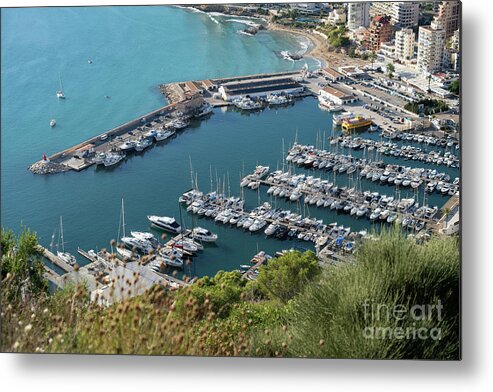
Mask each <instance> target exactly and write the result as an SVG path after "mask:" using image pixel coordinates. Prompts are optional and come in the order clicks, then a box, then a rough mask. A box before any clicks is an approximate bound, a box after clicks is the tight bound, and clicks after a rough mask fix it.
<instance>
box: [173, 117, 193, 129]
mask: <svg viewBox="0 0 493 392" xmlns="http://www.w3.org/2000/svg"><path fill="white" fill-rule="evenodd" d="M189 125H190V123H189V122H188V121H186V120H185V119H181V118H177V119H174V120H173V121H170V122H169V123H168V127H172V128H175V129H178V130H180V129H184V128H186V127H188V126H189Z"/></svg>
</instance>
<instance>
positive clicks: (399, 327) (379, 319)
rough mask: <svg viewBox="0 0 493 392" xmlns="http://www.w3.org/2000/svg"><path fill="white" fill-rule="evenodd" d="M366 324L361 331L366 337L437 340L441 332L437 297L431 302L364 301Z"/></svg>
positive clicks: (441, 308) (440, 305) (440, 313)
mask: <svg viewBox="0 0 493 392" xmlns="http://www.w3.org/2000/svg"><path fill="white" fill-rule="evenodd" d="M363 309H364V317H365V322H366V325H367V327H365V328H364V330H363V336H364V337H365V338H366V339H398V340H403V339H407V340H427V339H432V340H440V339H441V338H442V331H441V329H440V328H439V327H437V325H438V324H439V323H440V321H442V319H443V314H442V311H443V305H442V302H441V301H440V300H438V301H437V302H436V303H434V304H415V305H412V306H410V305H409V304H407V305H405V304H394V305H387V304H381V303H372V302H371V301H369V300H368V299H366V300H365V302H364V303H363Z"/></svg>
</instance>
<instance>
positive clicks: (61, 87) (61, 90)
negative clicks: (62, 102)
mask: <svg viewBox="0 0 493 392" xmlns="http://www.w3.org/2000/svg"><path fill="white" fill-rule="evenodd" d="M58 77H59V79H60V90H58V91H57V92H56V97H57V98H58V99H65V94H64V93H63V84H62V77H61V76H60V75H58Z"/></svg>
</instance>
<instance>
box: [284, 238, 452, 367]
mask: <svg viewBox="0 0 493 392" xmlns="http://www.w3.org/2000/svg"><path fill="white" fill-rule="evenodd" d="M459 275H460V267H459V252H458V244H457V239H455V238H433V239H431V240H430V241H429V242H427V243H425V244H422V245H418V244H416V243H415V242H413V241H412V240H411V239H407V238H406V237H405V236H404V235H403V234H401V233H399V232H392V233H384V234H383V236H382V237H381V239H380V240H378V241H367V242H365V243H364V244H363V245H362V246H361V247H360V249H359V250H358V252H357V255H356V262H355V264H354V265H336V266H331V267H329V268H328V269H327V270H326V271H324V274H323V276H322V278H321V279H320V282H319V283H317V284H312V285H310V286H309V287H308V288H307V289H306V290H305V291H304V292H303V293H302V294H301V295H300V296H298V297H297V298H296V299H295V303H294V305H293V306H294V310H293V316H292V318H291V320H290V323H289V329H288V331H289V332H288V333H289V334H292V337H293V340H292V342H291V343H290V344H289V346H288V348H289V351H288V353H287V355H290V356H309V357H312V356H313V357H332V358H336V357H337V358H413V359H417V358H420V359H421V358H426V359H457V358H459V352H460V349H459V320H460V318H459V287H460V282H459ZM415 305H416V306H417V308H416V309H415V310H416V314H415V316H416V317H413V316H412V315H411V314H410V313H409V312H406V313H405V315H403V314H401V313H400V312H401V311H402V310H404V307H405V309H407V310H408V311H409V310H411V309H413V308H412V307H413V306H415ZM421 305H425V306H429V305H430V306H433V305H434V307H433V308H432V309H433V310H434V312H433V311H432V312H428V315H430V313H432V314H431V316H430V318H428V317H427V318H426V319H423V320H421V319H419V320H417V319H416V318H420V317H417V316H420V313H421V310H422V308H421ZM440 307H443V309H441V308H440ZM394 309H398V316H399V317H397V318H396V317H394V316H395V315H394V313H393V312H394ZM429 309H430V308H426V310H429ZM439 309H440V311H439ZM388 316H389V317H388ZM401 317H403V318H402V319H401ZM419 328H426V331H428V333H429V335H428V337H427V338H426V339H424V338H423V339H421V338H419V336H416V331H418V330H419ZM401 329H402V331H404V332H405V334H406V337H405V338H402V337H401ZM397 332H399V333H398V335H392V334H394V333H395V334H397ZM438 332H439V333H438ZM391 333H392V334H391ZM413 333H414V335H413ZM432 335H433V336H432ZM438 335H439V336H438ZM396 336H397V337H396ZM284 340H285V341H286V339H284Z"/></svg>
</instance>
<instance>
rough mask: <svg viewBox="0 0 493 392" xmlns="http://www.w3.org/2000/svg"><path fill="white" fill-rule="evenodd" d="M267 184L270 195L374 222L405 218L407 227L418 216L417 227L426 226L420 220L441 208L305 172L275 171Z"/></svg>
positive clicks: (430, 217) (433, 214)
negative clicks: (349, 185)
mask: <svg viewBox="0 0 493 392" xmlns="http://www.w3.org/2000/svg"><path fill="white" fill-rule="evenodd" d="M263 183H264V184H266V185H268V186H269V189H268V190H267V194H269V195H273V196H276V197H281V198H282V197H284V198H286V199H288V200H290V201H293V202H294V201H298V200H300V199H301V197H303V202H304V203H305V204H307V205H313V206H316V207H320V208H330V209H331V210H334V211H336V212H339V213H346V214H350V215H353V216H354V217H355V218H359V217H367V218H368V219H370V220H371V221H377V220H381V221H385V222H387V223H393V222H394V221H397V222H398V223H402V222H403V221H404V220H405V221H406V225H405V226H406V227H407V226H408V224H407V222H408V221H409V220H413V219H414V220H415V221H416V225H414V226H413V227H415V228H416V229H418V230H421V229H422V228H424V225H425V222H417V221H423V220H430V219H432V218H433V217H434V216H435V215H436V213H437V211H438V207H436V206H433V207H429V206H421V207H420V206H419V205H418V204H417V203H416V202H415V199H414V198H403V199H399V198H395V197H394V196H387V195H381V194H380V193H378V192H370V191H364V192H359V191H357V190H356V189H354V188H347V187H344V188H339V187H338V186H336V185H334V184H333V183H331V182H329V181H328V180H323V179H321V178H317V177H313V176H306V175H305V174H292V173H289V172H282V171H280V170H279V171H275V172H273V173H271V174H270V175H269V176H268V177H267V179H266V180H265V182H263ZM421 212H423V214H421ZM425 213H426V214H425ZM406 218H409V219H406ZM266 234H267V233H266Z"/></svg>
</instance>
